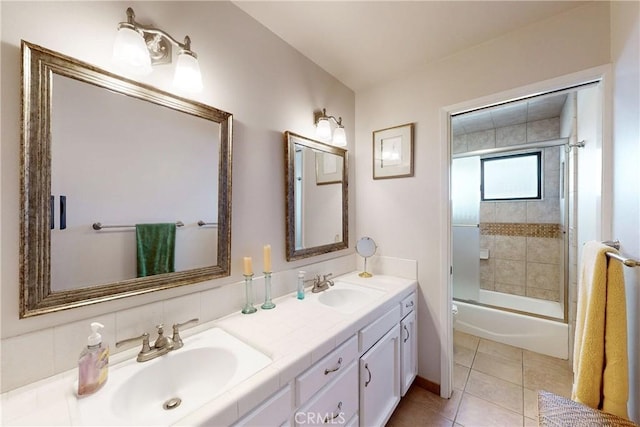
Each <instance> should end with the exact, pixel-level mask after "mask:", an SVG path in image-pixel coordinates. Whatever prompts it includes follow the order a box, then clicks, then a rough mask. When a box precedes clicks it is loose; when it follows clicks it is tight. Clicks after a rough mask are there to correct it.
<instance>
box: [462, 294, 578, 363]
mask: <svg viewBox="0 0 640 427" xmlns="http://www.w3.org/2000/svg"><path fill="white" fill-rule="evenodd" d="M483 294H484V295H483ZM500 298H502V299H506V301H504V303H501V304H500V306H510V307H512V308H513V309H516V310H517V309H518V308H520V307H527V311H530V310H529V309H530V308H532V307H533V306H536V308H538V310H537V311H542V312H541V313H539V314H541V315H544V316H548V317H559V318H560V319H559V320H558V321H554V320H548V319H542V318H539V317H534V316H527V315H524V314H519V313H512V312H509V311H504V310H498V309H494V308H490V307H484V306H481V305H476V304H470V303H466V302H463V301H458V300H455V301H454V304H455V305H456V306H457V307H458V315H457V318H456V320H455V324H454V328H455V329H456V330H459V331H462V332H466V333H469V334H472V335H475V336H478V337H481V338H486V339H489V340H492V341H497V342H501V343H504V344H508V345H512V346H514V347H520V348H524V349H527V350H531V351H535V352H537V353H542V354H546V355H549V356H553V357H558V358H560V359H568V357H569V325H567V324H566V323H564V322H563V321H562V316H561V312H562V311H561V307H560V304H558V303H553V302H548V301H540V300H536V299H533V298H527V297H519V296H517V295H505V294H501V293H498V292H491V291H481V295H480V301H481V302H482V303H484V304H492V305H496V303H497V302H499V301H498V299H500ZM532 304H533V306H532ZM545 310H546V311H545Z"/></svg>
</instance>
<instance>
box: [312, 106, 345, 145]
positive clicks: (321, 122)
mask: <svg viewBox="0 0 640 427" xmlns="http://www.w3.org/2000/svg"><path fill="white" fill-rule="evenodd" d="M330 120H333V121H334V122H335V123H336V128H335V130H334V131H333V137H332V132H331V122H330ZM314 121H315V124H316V137H317V138H318V139H320V140H322V141H331V143H332V144H333V145H335V146H337V147H344V146H346V145H347V134H346V133H345V131H344V126H343V125H342V117H338V118H337V119H336V118H335V117H333V116H327V110H326V109H324V108H323V109H322V112H320V111H317V112H315V113H314Z"/></svg>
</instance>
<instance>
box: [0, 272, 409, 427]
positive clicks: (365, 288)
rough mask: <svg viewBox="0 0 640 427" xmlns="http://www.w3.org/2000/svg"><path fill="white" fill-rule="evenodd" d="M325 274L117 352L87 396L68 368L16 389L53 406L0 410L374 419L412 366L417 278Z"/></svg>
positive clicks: (204, 420) (117, 419)
mask: <svg viewBox="0 0 640 427" xmlns="http://www.w3.org/2000/svg"><path fill="white" fill-rule="evenodd" d="M334 283H335V285H334V286H333V287H330V288H329V289H328V290H326V291H323V292H320V293H317V294H312V293H311V292H310V291H309V290H307V292H306V295H305V299H304V300H298V299H297V298H296V295H295V293H292V294H289V295H285V296H283V297H280V298H277V299H275V300H274V302H275V303H276V308H274V309H272V310H260V309H259V310H258V311H257V312H256V313H254V314H249V315H244V314H241V313H240V312H237V313H236V314H232V315H229V316H226V317H224V318H221V319H218V320H216V321H213V322H209V323H206V324H201V325H198V326H196V327H193V328H191V329H187V330H185V331H184V333H183V334H182V335H183V338H184V347H182V348H181V349H179V350H176V351H173V352H170V353H169V354H167V355H164V356H161V357H158V358H156V359H154V360H152V361H149V362H144V363H138V362H136V361H135V357H136V354H137V352H138V351H139V348H137V347H136V348H132V349H130V350H127V351H124V352H121V353H118V354H116V355H114V356H112V358H111V368H110V373H109V380H108V381H107V383H106V385H105V386H104V387H103V388H102V389H101V390H100V391H98V392H97V393H96V394H94V395H91V396H88V397H84V398H82V399H78V398H77V397H76V395H75V391H74V387H75V381H76V379H77V372H76V370H72V371H68V372H65V373H63V374H60V375H57V376H55V377H52V378H49V379H46V380H43V381H40V382H38V383H35V384H31V385H28V386H25V387H22V388H21V389H18V390H14V391H12V392H10V393H11V396H10V397H11V399H10V400H11V401H13V402H20V400H21V398H22V399H23V400H25V401H27V400H28V399H30V398H31V399H38V398H41V399H48V400H49V401H50V402H59V404H58V405H47V406H46V407H45V408H44V409H43V410H40V411H38V412H37V413H34V412H33V411H32V410H29V407H30V405H28V404H24V405H19V404H14V405H10V406H9V407H6V406H5V407H4V408H3V410H4V411H5V413H4V414H3V419H4V420H13V422H12V423H13V424H31V425H37V424H40V425H50V424H52V423H59V424H69V425H132V424H135V425H145V424H146V425H207V426H229V425H236V426H253V425H260V426H282V425H287V426H306V425H321V424H332V425H348V426H358V425H361V426H367V427H369V426H382V425H384V424H385V423H386V421H387V420H388V419H389V417H390V415H391V414H392V413H393V410H394V409H395V407H396V406H397V404H398V402H399V401H400V397H401V396H402V395H404V393H405V392H406V390H407V389H408V387H409V385H410V384H411V382H412V381H413V379H414V378H415V376H416V372H417V342H416V339H417V335H416V325H417V323H416V306H417V299H416V288H417V283H416V281H415V280H409V279H402V278H398V277H391V276H383V275H378V276H374V277H372V278H361V277H359V276H358V274H357V273H351V274H347V275H344V276H341V277H338V278H336V279H334ZM203 309H204V308H203ZM152 338H153V337H152ZM29 396H31V397H29ZM5 397H6V396H5ZM5 401H7V399H5ZM31 408H32V407H31ZM47 408H50V409H51V411H49V410H47ZM7 410H8V411H13V413H7V412H6V411H7ZM19 411H24V412H25V413H24V414H20V413H19Z"/></svg>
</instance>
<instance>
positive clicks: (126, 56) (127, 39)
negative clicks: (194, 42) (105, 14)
mask: <svg viewBox="0 0 640 427" xmlns="http://www.w3.org/2000/svg"><path fill="white" fill-rule="evenodd" d="M172 45H173V46H177V47H178V48H179V51H178V55H177V60H176V68H175V71H174V76H173V85H174V86H175V87H176V88H178V89H180V90H184V91H187V92H199V91H201V90H202V75H201V74H200V65H199V64H198V56H197V55H196V54H195V52H193V51H192V50H191V39H190V38H189V36H186V37H185V38H184V42H183V43H180V42H179V41H178V40H176V39H174V38H173V37H171V35H169V34H168V33H167V32H166V31H163V30H160V29H158V28H154V27H151V26H147V25H142V24H140V23H138V22H136V21H135V14H134V13H133V9H132V8H128V9H127V22H121V23H119V24H118V34H117V35H116V41H115V43H114V46H113V59H114V61H115V62H116V63H117V64H118V65H119V66H120V67H122V68H124V70H125V71H126V72H129V73H131V74H135V75H148V74H150V73H151V70H152V65H159V64H169V63H171V47H172Z"/></svg>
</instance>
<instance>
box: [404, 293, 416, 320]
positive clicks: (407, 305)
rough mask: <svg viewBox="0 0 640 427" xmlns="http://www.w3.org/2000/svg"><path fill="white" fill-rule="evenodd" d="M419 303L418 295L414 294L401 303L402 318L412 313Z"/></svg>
mask: <svg viewBox="0 0 640 427" xmlns="http://www.w3.org/2000/svg"><path fill="white" fill-rule="evenodd" d="M417 303H418V302H417V301H416V293H415V292H412V293H411V295H409V296H408V297H406V298H405V299H403V300H402V302H401V303H400V310H401V314H400V317H404V316H406V315H407V314H409V313H411V312H412V311H413V310H415V308H416V304H417Z"/></svg>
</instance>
